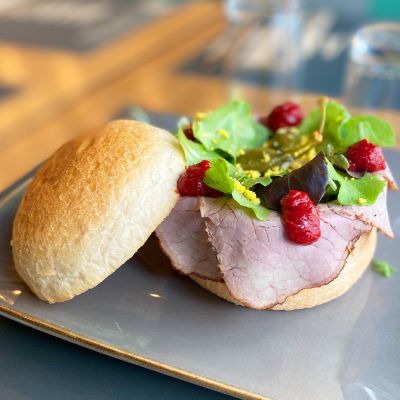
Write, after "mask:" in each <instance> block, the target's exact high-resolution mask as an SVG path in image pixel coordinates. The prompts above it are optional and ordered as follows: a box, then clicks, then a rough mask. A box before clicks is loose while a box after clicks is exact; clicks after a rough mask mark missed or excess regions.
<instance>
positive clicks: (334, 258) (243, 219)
mask: <svg viewBox="0 0 400 400" xmlns="http://www.w3.org/2000/svg"><path fill="white" fill-rule="evenodd" d="M318 207H319V210H320V214H321V238H320V239H319V240H318V241H316V242H315V243H314V244H312V245H309V246H301V245H298V244H295V243H291V242H289V241H288V240H286V239H285V235H284V228H283V225H282V222H281V218H280V215H279V214H278V213H276V212H273V213H272V214H271V215H270V216H269V217H268V220H267V221H258V220H257V219H255V218H252V217H251V216H249V215H248V214H247V213H245V212H243V211H242V209H241V208H240V207H239V206H237V204H236V203H235V202H234V201H232V200H227V199H225V198H220V199H212V198H206V197H204V198H201V199H198V198H190V197H184V198H181V199H180V200H179V202H178V204H177V206H176V207H175V209H174V210H173V211H172V213H171V214H170V215H169V217H168V218H167V219H166V220H165V221H164V222H163V223H162V225H160V227H159V228H158V229H157V235H158V237H159V239H160V243H161V246H162V248H163V249H164V251H165V252H166V253H167V255H169V257H170V258H171V261H172V264H173V265H174V267H175V268H176V269H177V270H179V271H180V272H182V273H184V274H188V275H189V274H195V275H197V276H200V277H203V278H207V279H211V280H216V281H221V280H223V281H224V282H225V284H226V285H227V288H228V290H229V291H230V293H231V295H232V296H233V297H234V298H235V299H237V300H238V301H239V302H241V303H243V304H246V305H248V306H250V307H252V308H270V307H272V306H273V305H275V304H278V303H282V302H284V301H285V299H286V298H287V297H288V296H290V295H292V294H295V293H297V292H299V291H300V290H302V289H305V288H311V287H318V286H322V285H324V284H327V283H329V282H331V281H332V280H333V279H335V278H336V277H337V276H338V274H339V273H340V271H341V269H342V268H343V265H344V263H345V261H346V259H347V257H348V255H349V254H350V252H351V251H352V247H353V245H354V243H355V242H356V240H357V239H358V238H359V237H360V236H361V235H362V234H363V233H366V232H369V231H370V230H371V229H372V227H376V228H378V229H379V230H381V231H383V232H385V233H386V234H388V235H392V230H391V227H390V223H389V218H388V215H387V210H386V191H385V192H384V193H382V195H381V196H380V197H379V198H378V200H377V202H376V203H375V204H374V205H373V206H354V207H343V206H339V205H334V204H320V205H319V206H318Z"/></svg>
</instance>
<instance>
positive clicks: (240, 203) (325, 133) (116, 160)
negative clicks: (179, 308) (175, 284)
mask: <svg viewBox="0 0 400 400" xmlns="http://www.w3.org/2000/svg"><path fill="white" fill-rule="evenodd" d="M394 140H395V133H394V130H393V128H392V127H391V126H390V125H389V124H388V123H386V122H385V121H383V120H381V119H379V118H377V117H373V116H363V115H360V116H354V117H352V116H350V114H349V112H348V111H347V110H346V109H345V107H343V106H342V105H341V104H339V103H337V102H334V101H332V100H329V99H322V100H321V101H320V104H318V106H317V107H316V109H315V110H313V111H312V112H311V113H309V114H308V115H306V116H304V113H303V111H302V110H301V108H300V106H299V105H297V104H296V103H293V102H287V103H284V104H282V105H280V106H277V107H275V108H274V109H273V110H272V111H271V112H270V113H269V114H268V115H266V116H261V117H258V118H256V117H254V115H253V114H252V111H251V108H250V105H249V104H247V103H246V102H243V101H240V100H232V101H230V102H229V103H227V104H225V105H223V106H222V107H220V108H218V109H217V110H214V111H210V112H207V113H198V114H196V116H195V118H194V119H193V120H192V121H190V120H188V119H183V120H181V121H180V122H179V123H178V131H177V134H176V135H172V134H170V133H168V132H166V131H163V130H161V129H159V128H156V127H152V126H150V125H147V124H144V123H140V122H137V121H114V122H111V123H110V124H109V125H108V126H107V127H106V128H105V129H104V131H103V132H102V133H101V135H99V136H97V137H95V138H83V139H77V140H75V141H72V142H70V143H67V144H65V145H64V146H63V147H61V148H60V149H59V150H58V151H57V152H56V153H55V154H54V155H53V156H51V157H50V158H49V159H48V160H47V161H46V162H45V163H44V165H43V166H42V167H41V168H40V169H39V171H38V172H37V174H36V175H35V177H34V178H33V180H32V182H31V184H30V186H29V187H28V189H27V192H26V194H25V196H24V197H23V199H22V201H21V204H20V206H19V208H18V211H17V214H16V217H15V220H14V227H13V238H12V244H13V256H14V263H15V267H16V270H17V272H18V273H19V274H20V276H21V277H22V278H23V279H24V281H25V282H26V283H27V284H28V286H29V287H30V288H31V290H32V291H33V292H34V293H35V294H36V295H37V296H38V297H39V298H41V299H42V300H45V301H48V302H49V303H54V302H58V301H65V300H69V299H71V298H73V297H74V296H76V295H78V294H80V293H83V292H84V291H86V290H88V289H91V288H93V287H94V286H96V285H97V284H99V283H100V282H101V281H103V280H104V279H105V278H106V277H107V276H108V275H110V274H111V273H112V272H114V271H115V270H116V269H117V268H118V267H119V266H121V265H122V264H123V263H124V262H125V261H127V260H128V259H129V258H130V257H132V256H133V255H134V253H135V252H136V251H137V250H138V249H139V248H140V247H141V246H142V245H143V244H144V243H145V241H146V240H147V239H148V237H149V236H150V235H151V234H152V232H153V231H155V232H156V235H157V237H158V240H159V244H160V247H161V249H162V250H163V251H164V252H165V253H166V254H167V255H168V257H169V258H170V260H171V264H172V266H173V268H174V269H175V270H177V271H178V272H180V273H182V274H184V275H187V276H188V277H189V278H191V279H192V280H194V281H195V282H196V283H198V284H199V285H201V286H202V287H204V288H205V289H207V290H209V291H210V292H212V293H214V294H216V295H217V296H219V297H221V298H223V299H225V300H228V301H230V302H232V303H234V304H238V305H242V306H246V307H249V308H254V309H273V310H292V309H298V308H307V307H313V306H316V305H319V304H322V303H325V302H327V301H330V300H333V299H334V298H336V297H338V296H340V295H342V294H343V293H345V292H346V291H347V290H348V289H349V288H350V287H351V286H352V285H353V284H354V283H355V282H356V281H357V279H358V278H359V277H360V276H361V275H362V273H363V272H364V270H365V269H366V268H367V266H368V265H369V263H370V261H371V259H372V257H373V253H374V249H375V245H376V236H377V232H378V231H380V232H382V233H384V234H385V235H387V236H389V237H393V232H392V230H391V227H390V221H389V217H388V213H387V209H386V194H387V190H388V189H393V190H396V189H397V187H396V183H395V182H394V180H393V177H392V175H391V173H390V169H389V166H388V165H387V163H386V161H385V158H384V155H383V152H382V149H381V147H384V146H391V145H393V144H394Z"/></svg>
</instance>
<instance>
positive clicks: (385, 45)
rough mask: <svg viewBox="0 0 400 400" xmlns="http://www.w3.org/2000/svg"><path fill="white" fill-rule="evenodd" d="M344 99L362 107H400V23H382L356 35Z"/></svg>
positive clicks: (368, 27)
mask: <svg viewBox="0 0 400 400" xmlns="http://www.w3.org/2000/svg"><path fill="white" fill-rule="evenodd" d="M344 100H345V103H346V104H347V105H348V106H351V107H353V108H357V109H359V110H373V109H383V108H384V109H398V108H400V24H399V23H378V24H372V25H368V26H365V27H363V28H362V29H360V30H359V31H358V32H356V34H355V35H354V37H353V39H352V42H351V48H350V54H349V61H348V65H347V73H346V83H345V92H344Z"/></svg>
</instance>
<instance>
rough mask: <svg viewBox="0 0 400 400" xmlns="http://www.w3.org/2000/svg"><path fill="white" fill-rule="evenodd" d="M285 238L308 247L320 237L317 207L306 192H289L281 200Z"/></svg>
mask: <svg viewBox="0 0 400 400" xmlns="http://www.w3.org/2000/svg"><path fill="white" fill-rule="evenodd" d="M281 205H282V215H283V224H284V226H285V230H286V236H287V238H288V239H289V240H291V241H292V242H295V243H298V244H304V245H308V244H311V243H314V242H315V241H316V240H318V239H319V237H320V236H321V228H320V219H319V211H318V207H317V206H316V205H315V204H314V203H313V202H312V200H311V199H310V197H309V196H308V194H307V193H306V192H302V191H300V190H291V191H290V192H289V194H287V195H286V196H284V197H283V198H282V199H281Z"/></svg>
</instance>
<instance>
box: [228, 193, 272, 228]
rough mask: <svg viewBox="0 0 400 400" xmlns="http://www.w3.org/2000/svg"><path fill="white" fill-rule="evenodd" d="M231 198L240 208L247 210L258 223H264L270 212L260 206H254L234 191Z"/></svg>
mask: <svg viewBox="0 0 400 400" xmlns="http://www.w3.org/2000/svg"><path fill="white" fill-rule="evenodd" d="M232 197H233V199H234V200H236V202H237V203H238V204H240V205H241V206H242V207H245V208H249V209H250V210H251V211H252V212H253V213H254V215H255V216H256V218H257V219H259V220H260V221H265V220H266V219H267V218H268V216H269V215H270V214H271V212H272V211H271V210H269V209H268V208H266V207H264V206H262V205H260V204H258V205H256V204H254V203H253V202H252V201H250V200H249V199H247V198H246V197H245V196H243V194H242V193H240V192H239V191H238V190H236V189H235V190H234V191H233V192H232Z"/></svg>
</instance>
